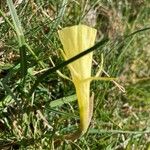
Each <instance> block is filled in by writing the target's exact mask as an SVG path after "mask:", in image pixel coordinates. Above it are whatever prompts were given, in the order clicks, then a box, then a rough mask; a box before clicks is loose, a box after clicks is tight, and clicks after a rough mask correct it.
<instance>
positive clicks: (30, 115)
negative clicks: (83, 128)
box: [0, 0, 150, 150]
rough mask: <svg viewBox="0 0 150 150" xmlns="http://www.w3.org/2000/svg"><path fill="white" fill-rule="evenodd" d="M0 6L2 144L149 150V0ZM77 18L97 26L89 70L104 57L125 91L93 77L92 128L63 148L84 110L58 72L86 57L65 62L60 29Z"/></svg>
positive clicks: (105, 66)
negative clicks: (61, 49) (65, 138)
mask: <svg viewBox="0 0 150 150" xmlns="http://www.w3.org/2000/svg"><path fill="white" fill-rule="evenodd" d="M0 6H1V7H0V149H14V150H15V149H20V150H26V149H27V150H34V149H38V150H40V149H41V150H42V149H45V150H47V149H64V150H66V149H79V150H80V149H83V150H87V149H90V150H98V149H100V150H150V117H149V113H150V59H149V57H150V50H149V49H150V42H149V41H150V38H149V34H150V30H149V27H150V17H149V14H150V3H149V0H145V1H140V0H137V1H135V2H132V1H131V2H130V1H119V0H117V1H115V0H111V1H109V2H108V1H107V0H92V1H77V0H74V1H73V0H70V1H69V0H62V1H61V0H56V1H55V0H48V1H44V0H40V1H34V2H33V1H22V2H21V3H20V4H18V5H17V4H16V3H15V5H13V3H12V1H11V0H7V2H5V1H3V2H0ZM15 8H16V9H15ZM95 11H96V12H95ZM7 12H10V13H7ZM6 14H7V15H6ZM91 18H92V19H91ZM78 23H83V24H87V25H89V26H93V27H95V28H96V29H97V30H98V35H97V42H96V43H97V44H96V45H95V46H94V47H93V48H91V49H89V50H92V51H94V60H93V70H92V74H93V75H94V74H95V72H96V71H97V70H98V64H100V62H101V55H102V54H103V56H104V64H103V69H104V71H105V72H107V73H108V74H109V75H110V76H111V77H117V81H116V82H117V83H118V86H119V87H120V86H122V87H123V88H125V92H122V91H121V90H120V89H119V87H118V86H116V84H115V83H113V82H111V81H94V82H92V84H91V93H92V92H94V94H95V99H94V115H93V118H92V121H91V125H90V128H89V130H88V132H87V133H86V134H85V135H84V136H83V137H81V138H80V139H78V140H77V141H75V142H69V141H65V140H64V141H63V140H62V142H61V145H60V146H59V145H56V144H55V145H54V141H55V140H56V139H57V136H58V135H61V136H63V135H64V134H66V133H70V132H74V131H75V130H76V129H77V127H78V123H79V111H78V106H77V101H76V95H75V89H74V86H73V84H72V83H71V82H69V81H68V80H65V79H63V78H61V77H60V76H59V75H58V74H57V73H56V70H57V69H60V70H61V72H63V73H64V74H65V75H68V76H70V74H69V71H68V69H67V67H66V65H67V64H68V63H70V62H71V61H73V60H74V59H78V58H79V57H81V55H79V56H77V57H75V58H74V59H72V60H69V61H68V62H64V60H63V59H62V57H61V56H60V50H59V49H60V48H62V45H61V44H60V40H59V38H58V34H57V30H59V29H61V28H63V27H66V26H71V25H75V24H78ZM132 33H133V34H132ZM103 39H108V40H107V41H105V42H104V43H102V42H101V41H102V40H103ZM83 55H84V53H83ZM50 58H51V59H52V60H53V61H54V63H55V65H56V67H55V68H53V65H52V64H51V61H50ZM101 76H106V74H105V73H104V72H103V73H102V74H101ZM57 146H58V147H57ZM56 147H57V148H56Z"/></svg>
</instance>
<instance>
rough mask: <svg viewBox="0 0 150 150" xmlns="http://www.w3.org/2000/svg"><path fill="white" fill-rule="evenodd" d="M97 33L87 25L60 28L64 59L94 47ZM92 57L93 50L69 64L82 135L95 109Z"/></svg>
mask: <svg viewBox="0 0 150 150" xmlns="http://www.w3.org/2000/svg"><path fill="white" fill-rule="evenodd" d="M96 33H97V30H96V29H94V28H91V27H88V26H86V25H75V26H72V27H66V28H63V29H62V30H59V31H58V34H59V38H60V41H61V43H62V45H63V51H62V55H63V57H64V59H65V60H68V59H70V58H72V57H74V56H75V55H77V54H79V53H81V52H83V51H85V50H86V49H88V48H90V47H92V46H93V45H94V43H95V38H96ZM92 57H93V52H90V53H88V54H86V55H85V56H83V57H81V58H79V59H77V60H76V61H74V62H72V63H70V64H69V65H68V68H69V70H70V72H71V78H72V79H71V80H72V82H73V83H74V86H75V89H76V94H77V99H78V105H79V112H80V134H81V135H82V134H84V133H85V132H86V131H87V128H88V126H89V123H90V120H91V116H92V115H91V114H92V109H93V108H92V107H93V106H92V103H93V102H92V101H91V99H90V82H91V80H89V79H90V78H91V69H92Z"/></svg>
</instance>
